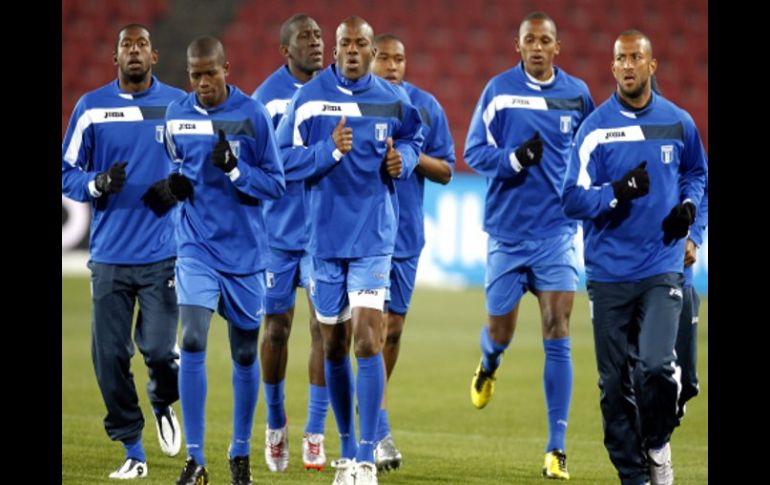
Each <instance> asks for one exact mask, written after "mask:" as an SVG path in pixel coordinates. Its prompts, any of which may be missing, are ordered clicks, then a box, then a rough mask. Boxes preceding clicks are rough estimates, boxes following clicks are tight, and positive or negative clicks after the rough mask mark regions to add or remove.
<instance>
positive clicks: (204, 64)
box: [187, 56, 230, 108]
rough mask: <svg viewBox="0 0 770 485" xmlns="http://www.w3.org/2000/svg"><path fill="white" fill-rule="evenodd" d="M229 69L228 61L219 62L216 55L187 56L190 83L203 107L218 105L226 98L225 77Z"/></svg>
mask: <svg viewBox="0 0 770 485" xmlns="http://www.w3.org/2000/svg"><path fill="white" fill-rule="evenodd" d="M229 70H230V63H228V62H225V63H224V64H220V63H219V61H218V60H217V56H211V57H188V58H187V75H188V77H189V78H190V84H191V85H192V88H193V91H195V94H196V95H197V97H198V102H199V103H200V104H201V105H202V106H203V107H204V108H213V107H214V106H219V105H220V104H222V103H224V102H225V100H226V99H227V83H226V82H225V77H226V76H227V73H228V71H229Z"/></svg>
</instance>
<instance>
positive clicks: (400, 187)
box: [393, 81, 455, 258]
mask: <svg viewBox="0 0 770 485" xmlns="http://www.w3.org/2000/svg"><path fill="white" fill-rule="evenodd" d="M401 87H403V88H404V90H405V91H406V93H407V94H408V95H409V99H410V100H411V102H412V104H413V105H414V107H415V108H417V111H418V112H419V113H420V118H421V120H422V134H423V137H424V138H425V139H424V141H423V143H422V148H421V150H420V152H421V153H424V154H426V155H428V156H431V157H434V158H439V159H442V160H444V161H446V162H447V163H448V164H449V169H450V170H451V171H452V173H454V166H455V144H454V140H453V139H452V133H451V132H450V131H449V122H448V121H447V117H446V113H445V112H444V108H442V107H441V105H440V104H439V102H438V100H436V98H435V97H434V96H433V95H432V94H430V93H429V92H427V91H423V90H422V89H420V88H418V87H417V86H415V85H414V84H410V83H408V82H406V81H404V82H402V83H401ZM424 193H425V176H424V175H423V174H421V173H419V172H417V171H415V172H413V173H412V175H411V176H409V178H407V179H406V180H396V195H397V196H398V235H397V236H396V249H395V252H394V253H393V256H395V257H396V258H408V257H410V256H417V255H419V254H420V252H421V251H422V248H423V246H425V225H424V222H423V219H424V216H423V207H422V206H423V196H424Z"/></svg>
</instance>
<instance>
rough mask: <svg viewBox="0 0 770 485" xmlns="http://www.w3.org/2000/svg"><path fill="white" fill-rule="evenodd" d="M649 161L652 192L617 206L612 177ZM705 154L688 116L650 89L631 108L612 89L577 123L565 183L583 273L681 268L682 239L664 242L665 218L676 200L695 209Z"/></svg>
mask: <svg viewBox="0 0 770 485" xmlns="http://www.w3.org/2000/svg"><path fill="white" fill-rule="evenodd" d="M643 160H646V161H647V172H648V173H649V177H650V192H649V193H648V194H647V195H645V196H643V197H639V198H637V199H633V200H631V201H627V202H624V203H622V204H618V203H617V200H616V199H615V195H614V192H613V189H612V185H611V183H612V182H614V181H617V180H620V179H621V178H622V177H623V176H624V175H625V174H626V173H627V172H628V171H629V170H631V169H633V168H634V167H636V166H637V165H639V163H640V162H641V161H643ZM707 171H708V167H707V163H706V155H705V153H704V152H703V144H702V143H701V140H700V135H699V134H698V130H697V128H696V127H695V123H694V122H693V120H692V118H691V117H690V115H689V114H688V113H687V112H685V111H684V110H682V109H681V108H679V107H678V106H676V105H675V104H674V103H672V102H670V101H668V100H667V99H665V98H664V97H662V96H660V95H657V94H655V93H652V98H651V100H650V102H649V103H648V104H647V106H646V107H644V108H642V109H640V110H632V109H629V108H628V107H626V106H625V105H623V104H622V103H621V102H620V100H619V98H618V95H617V93H615V94H613V95H612V96H611V97H610V98H609V99H608V100H607V101H605V102H604V103H603V104H602V105H601V106H599V107H598V108H597V109H596V111H594V112H593V113H592V114H591V115H590V116H589V117H588V118H587V119H586V120H585V122H583V125H582V126H581V127H580V130H579V131H578V133H577V135H576V138H575V146H574V148H573V151H572V156H571V160H570V166H569V170H568V171H567V178H566V180H565V185H564V195H563V203H564V210H565V212H566V213H567V215H568V216H570V217H574V218H576V219H583V220H584V222H583V231H584V239H585V265H586V277H587V278H588V279H589V280H593V281H598V282H627V281H638V280H642V279H645V278H648V277H651V276H655V275H659V274H663V273H682V261H683V258H684V239H678V240H676V241H672V242H671V243H669V244H665V243H664V240H663V239H664V235H663V220H664V219H665V218H666V216H668V215H669V213H670V211H671V209H672V208H673V207H674V206H676V205H677V204H679V203H681V202H683V201H685V200H690V201H692V203H693V204H695V207H698V206H699V205H700V202H701V198H702V197H703V191H704V187H705V185H706V176H707Z"/></svg>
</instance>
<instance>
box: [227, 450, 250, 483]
mask: <svg viewBox="0 0 770 485" xmlns="http://www.w3.org/2000/svg"><path fill="white" fill-rule="evenodd" d="M230 473H231V474H232V476H233V482H234V483H240V482H243V483H248V482H249V481H251V473H250V472H249V457H248V456H236V457H235V458H232V459H230Z"/></svg>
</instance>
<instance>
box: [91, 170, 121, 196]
mask: <svg viewBox="0 0 770 485" xmlns="http://www.w3.org/2000/svg"><path fill="white" fill-rule="evenodd" d="M126 165H128V162H115V163H113V164H112V165H111V166H110V168H109V169H107V171H106V172H99V173H98V174H96V178H95V179H94V185H96V190H98V191H99V192H101V193H102V194H106V193H111V194H115V193H117V192H120V189H122V188H123V185H125V184H126Z"/></svg>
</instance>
